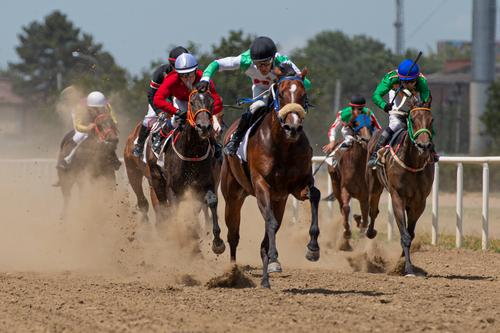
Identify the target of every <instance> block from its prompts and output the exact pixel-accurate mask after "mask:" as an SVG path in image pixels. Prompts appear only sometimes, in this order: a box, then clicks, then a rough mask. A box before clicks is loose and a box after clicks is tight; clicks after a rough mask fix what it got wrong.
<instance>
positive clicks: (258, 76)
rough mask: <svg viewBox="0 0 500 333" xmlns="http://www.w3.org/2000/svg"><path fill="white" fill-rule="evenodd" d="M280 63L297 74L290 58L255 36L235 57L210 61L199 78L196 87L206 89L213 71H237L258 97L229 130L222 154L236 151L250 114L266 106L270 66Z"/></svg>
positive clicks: (272, 78) (272, 76) (273, 77)
mask: <svg viewBox="0 0 500 333" xmlns="http://www.w3.org/2000/svg"><path fill="white" fill-rule="evenodd" d="M284 63H288V64H290V65H291V66H292V67H293V69H294V70H295V72H296V73H297V75H300V70H299V68H298V67H297V66H296V65H295V64H294V63H293V62H292V61H290V60H289V59H288V57H286V56H285V55H282V54H279V53H278V52H277V49H276V45H275V44H274V42H273V41H272V40H271V39H270V38H268V37H257V38H256V39H255V40H254V41H253V42H252V44H251V46H250V49H249V50H247V51H245V52H243V53H242V54H240V55H238V56H236V57H226V58H221V59H217V60H214V61H212V62H211V63H210V64H209V65H208V66H207V68H206V69H205V71H204V72H203V77H202V78H201V81H200V83H199V84H198V85H197V88H198V90H201V91H203V90H206V89H207V87H208V82H209V81H210V79H211V78H212V77H213V76H214V74H215V73H216V72H221V71H229V70H240V71H242V72H244V73H245V74H246V75H247V76H248V77H250V79H251V80H252V97H253V98H254V99H255V98H259V100H256V101H255V102H253V103H252V104H251V105H250V107H249V108H248V111H247V112H245V113H243V115H242V116H241V119H240V122H239V124H238V128H237V129H236V131H235V132H234V133H233V135H232V137H231V140H230V141H229V142H228V144H227V145H226V147H224V153H225V154H227V155H234V154H236V151H237V150H238V146H239V144H240V142H241V140H242V139H243V136H244V135H245V132H246V130H247V129H248V128H249V127H250V124H251V120H252V115H253V114H254V113H255V112H256V111H257V110H258V109H260V108H261V107H265V106H267V105H268V99H269V96H270V91H269V88H270V87H271V85H272V84H273V83H274V82H275V80H276V79H277V78H276V75H275V74H274V72H273V67H275V66H280V65H281V64H284ZM310 85H311V83H310V81H309V80H307V79H305V80H304V86H305V88H306V90H308V89H309V87H310Z"/></svg>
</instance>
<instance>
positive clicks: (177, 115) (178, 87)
mask: <svg viewBox="0 0 500 333" xmlns="http://www.w3.org/2000/svg"><path fill="white" fill-rule="evenodd" d="M202 74H203V72H202V71H201V70H199V69H198V61H197V60H196V58H195V57H194V56H193V55H192V54H189V53H183V54H181V55H179V56H178V57H177V60H175V71H174V72H171V73H170V74H168V75H167V77H166V78H165V80H164V81H163V83H162V84H161V86H160V87H159V88H158V91H157V92H156V94H155V96H154V98H153V104H154V107H155V108H156V109H158V110H160V112H164V113H166V114H167V115H170V116H171V118H170V121H169V122H167V124H166V125H165V126H164V127H163V128H162V129H161V130H160V137H161V136H164V137H165V136H166V134H167V133H168V132H169V131H170V130H171V129H175V128H177V127H178V126H179V124H181V123H183V122H184V121H185V120H186V118H187V110H188V101H189V95H190V94H191V91H193V90H194V89H195V88H194V87H195V85H196V84H197V83H198V82H200V79H201V76H202ZM209 91H210V93H211V95H212V97H213V99H214V109H213V124H214V131H215V132H219V131H220V130H221V123H222V119H221V118H222V112H221V111H222V99H221V97H220V96H219V94H218V93H217V91H216V90H215V86H214V84H213V82H212V81H210V87H209ZM170 96H172V97H173V98H172V101H170V100H168V98H169V97H170ZM212 144H214V148H215V149H216V155H217V156H216V157H220V146H219V145H218V144H215V140H213V142H212ZM159 147H161V139H159V140H154V142H153V149H155V151H158V148H159Z"/></svg>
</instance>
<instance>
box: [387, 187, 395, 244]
mask: <svg viewBox="0 0 500 333" xmlns="http://www.w3.org/2000/svg"><path fill="white" fill-rule="evenodd" d="M393 233H394V209H393V208H392V198H391V195H390V193H389V192H387V240H389V241H391V240H392V235H393Z"/></svg>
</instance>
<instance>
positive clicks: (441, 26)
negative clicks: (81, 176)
mask: <svg viewBox="0 0 500 333" xmlns="http://www.w3.org/2000/svg"><path fill="white" fill-rule="evenodd" d="M2 2H3V4H2V9H1V11H0V41H1V42H2V46H1V48H0V68H6V66H7V63H8V62H16V61H18V60H19V59H18V57H17V55H16V52H15V47H16V46H17V45H19V40H18V34H19V33H21V31H22V27H23V26H26V25H27V24H28V23H30V22H32V21H35V20H36V21H39V22H42V21H43V19H44V17H45V16H46V15H48V14H49V13H51V12H52V11H54V10H56V9H57V10H60V11H61V12H63V13H64V14H66V15H67V16H68V19H69V20H70V21H72V22H73V23H74V25H75V26H76V27H79V28H81V30H82V31H84V32H87V33H90V34H91V35H93V37H94V40H95V41H97V42H99V43H102V44H103V45H104V49H105V50H106V51H109V52H110V53H111V54H112V55H113V56H114V58H115V60H116V62H117V63H118V64H119V65H121V66H123V67H125V68H126V69H127V70H129V71H130V72H131V73H132V74H138V73H140V71H141V70H145V69H147V68H149V64H150V62H151V61H152V60H157V59H160V58H165V57H166V54H167V52H168V48H169V47H170V46H172V45H184V44H186V42H187V41H193V42H195V43H197V44H199V45H200V46H201V49H202V51H209V50H210V47H211V45H213V44H217V43H218V42H219V41H220V39H221V38H222V37H225V36H227V34H228V31H229V30H240V29H241V30H243V31H244V32H245V33H254V34H257V35H267V36H269V37H271V38H272V39H273V40H274V41H275V42H277V43H278V44H279V45H280V49H279V51H280V52H281V53H285V54H286V53H287V52H289V51H291V50H293V49H294V48H297V47H302V46H304V45H305V43H306V41H307V40H308V39H309V38H312V37H314V35H315V34H317V33H318V32H320V31H324V30H341V31H343V32H345V33H346V34H348V35H350V36H353V35H358V34H365V35H368V36H370V37H373V38H375V39H377V40H380V41H382V42H383V43H385V44H386V45H387V46H389V47H391V48H392V49H394V44H395V32H394V26H393V23H394V21H395V16H396V9H395V0H348V1H345V0H343V1H339V0H301V1H299V0H289V1H269V0H251V1H238V0H232V1H230V0H211V1H197V0H191V1H190V0H184V1H160V0H148V1H138V0H121V1H117V0H100V1H98V0H84V1H82V0H79V1H75V0H50V1H49V0H21V1H12V0H10V1H7V0H4V1H2ZM471 21H472V0H418V1H407V0H404V23H405V27H404V29H405V46H406V47H411V48H417V49H420V50H422V51H424V52H426V51H427V50H429V48H432V49H435V48H436V42H437V41H439V40H449V39H453V40H470V38H471ZM499 25H500V24H498V11H497V29H496V31H497V36H498V33H499V31H500V30H499V29H498V26H499ZM242 51H243V50H242ZM228 56H229V55H228Z"/></svg>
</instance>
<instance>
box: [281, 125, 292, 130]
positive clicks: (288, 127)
mask: <svg viewBox="0 0 500 333" xmlns="http://www.w3.org/2000/svg"><path fill="white" fill-rule="evenodd" d="M283 128H284V129H285V131H290V130H291V127H290V126H289V125H284V126H283Z"/></svg>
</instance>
